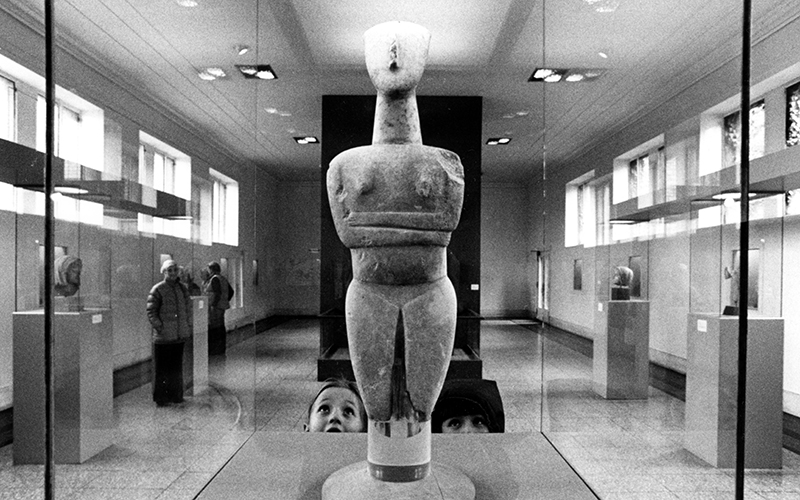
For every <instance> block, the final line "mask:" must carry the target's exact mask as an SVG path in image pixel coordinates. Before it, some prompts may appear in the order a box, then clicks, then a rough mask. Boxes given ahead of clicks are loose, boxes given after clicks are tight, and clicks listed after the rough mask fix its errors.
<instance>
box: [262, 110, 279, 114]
mask: <svg viewBox="0 0 800 500" xmlns="http://www.w3.org/2000/svg"><path fill="white" fill-rule="evenodd" d="M264 111H266V112H267V113H269V114H271V115H274V114H276V113H277V112H278V110H277V109H275V108H264Z"/></svg>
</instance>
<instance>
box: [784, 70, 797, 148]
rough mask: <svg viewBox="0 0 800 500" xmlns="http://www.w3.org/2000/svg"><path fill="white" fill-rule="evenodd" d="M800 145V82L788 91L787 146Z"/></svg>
mask: <svg viewBox="0 0 800 500" xmlns="http://www.w3.org/2000/svg"><path fill="white" fill-rule="evenodd" d="M797 144H800V82H797V83H795V84H794V85H792V86H791V87H789V88H787V89H786V146H788V147H791V146H796V145H797Z"/></svg>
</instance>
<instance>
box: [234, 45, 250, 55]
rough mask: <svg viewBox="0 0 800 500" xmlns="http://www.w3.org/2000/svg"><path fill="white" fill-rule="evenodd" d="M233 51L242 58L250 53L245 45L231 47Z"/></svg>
mask: <svg viewBox="0 0 800 500" xmlns="http://www.w3.org/2000/svg"><path fill="white" fill-rule="evenodd" d="M233 50H235V51H236V53H237V54H239V55H240V56H243V55H245V54H247V53H248V52H249V51H250V47H248V46H247V45H241V44H239V45H236V46H235V47H233Z"/></svg>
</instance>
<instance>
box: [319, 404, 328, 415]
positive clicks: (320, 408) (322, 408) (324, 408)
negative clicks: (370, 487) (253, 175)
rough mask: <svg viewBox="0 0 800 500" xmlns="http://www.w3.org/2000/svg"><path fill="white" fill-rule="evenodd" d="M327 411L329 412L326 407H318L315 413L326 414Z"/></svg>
mask: <svg viewBox="0 0 800 500" xmlns="http://www.w3.org/2000/svg"><path fill="white" fill-rule="evenodd" d="M328 411H330V408H328V405H320V407H319V408H317V413H328Z"/></svg>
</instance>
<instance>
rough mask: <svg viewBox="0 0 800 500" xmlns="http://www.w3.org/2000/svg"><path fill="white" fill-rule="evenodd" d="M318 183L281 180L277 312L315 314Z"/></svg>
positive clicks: (317, 299) (317, 288)
mask: <svg viewBox="0 0 800 500" xmlns="http://www.w3.org/2000/svg"><path fill="white" fill-rule="evenodd" d="M321 189H322V188H321V186H320V183H319V182H281V183H280V185H279V189H278V230H277V232H276V233H275V235H274V236H275V238H276V240H277V243H278V254H277V260H276V262H275V266H276V283H275V285H276V290H277V295H278V296H277V303H276V306H275V308H276V309H275V310H276V312H277V313H278V314H289V315H309V314H310V315H316V314H319V273H320V254H319V250H320V231H321V229H320V217H321V210H322V209H321V207H320V203H321V198H320V196H321V191H320V190H321Z"/></svg>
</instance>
